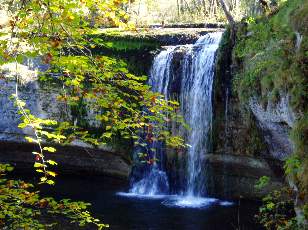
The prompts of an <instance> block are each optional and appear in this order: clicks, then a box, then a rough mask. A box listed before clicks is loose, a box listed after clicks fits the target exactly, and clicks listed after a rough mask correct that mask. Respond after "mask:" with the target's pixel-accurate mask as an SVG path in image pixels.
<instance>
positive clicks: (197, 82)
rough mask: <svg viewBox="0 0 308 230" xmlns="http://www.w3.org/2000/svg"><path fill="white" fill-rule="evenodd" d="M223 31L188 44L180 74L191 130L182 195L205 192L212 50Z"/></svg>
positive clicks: (213, 51)
mask: <svg viewBox="0 0 308 230" xmlns="http://www.w3.org/2000/svg"><path fill="white" fill-rule="evenodd" d="M221 35H222V33H219V32H217V33H210V34H207V35H205V36H203V37H201V38H200V39H199V40H198V41H197V42H196V43H195V44H194V45H192V46H190V47H189V50H188V52H187V53H186V55H185V62H184V67H183V73H182V84H181V95H180V103H181V106H182V113H183V115H184V118H185V120H186V122H187V123H188V125H189V126H190V128H191V129H190V130H189V131H188V135H187V140H186V141H187V142H188V144H189V145H190V146H191V147H190V148H189V149H188V153H187V185H186V186H187V187H186V189H185V192H184V195H186V196H197V197H198V196H201V195H203V194H206V191H204V189H205V186H204V185H205V176H206V175H205V173H206V171H205V170H204V168H203V165H204V162H203V156H204V154H206V153H207V152H208V151H209V149H210V135H211V129H212V85H213V77H214V61H215V53H216V50H217V48H218V45H219V41H220V38H221Z"/></svg>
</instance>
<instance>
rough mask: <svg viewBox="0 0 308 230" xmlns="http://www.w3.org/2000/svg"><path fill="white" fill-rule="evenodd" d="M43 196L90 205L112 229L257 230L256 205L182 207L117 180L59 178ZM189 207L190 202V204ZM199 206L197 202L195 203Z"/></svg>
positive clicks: (212, 203)
mask: <svg viewBox="0 0 308 230" xmlns="http://www.w3.org/2000/svg"><path fill="white" fill-rule="evenodd" d="M41 190H42V194H43V195H48V196H53V197H55V198H56V199H64V198H70V199H73V200H82V201H86V202H90V203H91V204H92V207H91V211H92V212H93V213H94V215H95V216H96V217H98V218H100V219H102V220H103V222H104V223H108V224H109V225H110V228H109V229H111V230H113V229H115V230H122V229H123V230H131V229H132V230H160V229H164V230H165V229H166V230H173V229H175V230H181V229H183V230H199V229H200V230H229V229H230V230H232V229H234V230H236V229H241V230H257V229H258V230H259V229H262V228H261V226H259V225H257V224H256V223H255V221H254V215H255V213H256V212H257V209H258V204H257V203H255V202H252V201H247V200H241V204H240V208H239V205H238V201H233V204H231V203H230V201H228V202H226V201H222V200H216V199H212V198H210V199H204V200H203V201H204V202H205V203H204V205H200V206H196V207H194V206H191V205H185V204H187V202H191V201H190V200H188V201H187V200H185V199H182V198H181V197H179V196H154V197H147V196H135V195H134V194H128V193H125V191H127V190H128V185H127V183H126V182H123V181H121V180H118V179H112V178H106V177H98V176H86V177H83V176H74V177H73V176H58V177H57V178H56V185H55V186H48V187H46V186H42V188H41ZM183 204H184V205H183ZM189 204H190V203H189ZM198 204H199V203H198Z"/></svg>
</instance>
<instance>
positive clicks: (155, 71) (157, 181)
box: [130, 47, 175, 196]
mask: <svg viewBox="0 0 308 230" xmlns="http://www.w3.org/2000/svg"><path fill="white" fill-rule="evenodd" d="M174 49H175V47H170V48H168V49H167V50H164V51H162V52H160V53H159V54H158V55H157V56H156V57H155V59H154V62H153V66H152V68H151V72H150V79H149V84H150V85H151V86H152V90H153V91H155V92H159V93H161V94H163V95H164V96H165V98H166V99H167V98H168V97H169V95H168V92H169V91H168V86H169V83H170V76H171V69H170V68H171V62H172V57H173V50H174ZM148 145H150V146H147V151H145V149H144V148H142V147H140V146H138V147H135V150H134V152H135V153H134V155H136V154H137V155H138V154H139V153H142V152H147V154H148V155H149V156H148V157H147V158H148V159H154V158H155V159H159V161H155V162H154V163H153V164H150V165H146V164H143V167H142V168H143V169H142V171H143V173H142V174H143V175H142V179H140V180H137V181H136V180H135V178H134V177H133V178H132V181H131V184H132V186H131V189H130V192H131V193H132V194H139V195H148V196H154V195H160V194H166V193H168V192H169V182H168V177H167V174H166V172H165V170H164V164H163V159H164V157H163V154H164V151H163V148H162V143H160V142H159V141H154V142H153V143H152V144H148ZM151 149H155V151H151Z"/></svg>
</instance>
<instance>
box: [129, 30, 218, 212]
mask: <svg viewBox="0 0 308 230" xmlns="http://www.w3.org/2000/svg"><path fill="white" fill-rule="evenodd" d="M221 35H222V33H221V32H215V33H209V34H207V35H205V36H202V37H200V38H199V40H198V41H197V42H196V43H195V44H192V45H185V46H173V47H169V48H168V49H167V50H164V51H162V52H161V53H159V54H158V55H157V56H156V57H155V59H154V62H153V66H152V68H151V72H150V79H149V84H150V85H151V86H152V90H153V91H155V92H160V93H161V94H163V95H164V96H165V97H166V98H167V99H172V97H171V94H172V93H173V92H171V88H173V89H174V87H173V84H177V85H180V89H177V90H176V91H177V92H178V94H179V95H178V96H179V100H180V104H181V113H182V115H183V116H184V118H185V120H186V122H187V123H188V124H189V126H190V129H189V130H186V131H183V130H182V129H181V132H182V133H183V134H184V136H185V137H186V142H187V143H188V144H189V145H190V148H189V149H188V151H187V160H186V161H187V164H186V172H187V173H186V176H185V178H186V183H185V185H184V188H182V191H183V194H182V195H184V197H185V198H182V199H181V200H180V201H179V203H180V205H184V206H185V205H188V206H189V205H191V206H194V205H195V204H196V203H197V205H198V202H201V203H202V202H204V203H206V204H208V203H209V202H212V201H209V200H204V199H203V200H202V198H200V197H201V196H202V195H205V194H206V191H205V183H206V180H205V179H206V170H204V161H203V158H204V155H205V154H206V153H207V152H208V151H209V149H210V136H211V129H212V84H213V77H214V61H215V53H216V50H217V48H218V45H219V42H220V38H221ZM179 50H180V51H181V52H182V56H181V57H180V58H182V60H181V61H180V63H181V66H180V71H179V72H176V73H174V72H173V71H172V69H173V66H172V65H173V60H174V58H175V53H176V52H179ZM175 75H177V76H175ZM178 75H180V76H178ZM174 81H178V82H174ZM179 82H180V84H179ZM154 145H155V143H154ZM152 147H153V146H152ZM155 148H156V149H158V148H159V146H157V143H156V146H155ZM154 157H157V158H159V157H160V156H157V155H155V156H154ZM168 190H169V183H168V178H167V174H166V172H165V171H164V167H163V165H159V164H158V163H154V164H153V165H152V166H151V168H150V169H148V170H146V172H144V173H143V177H142V179H141V180H139V181H135V182H134V183H133V184H132V187H131V189H130V192H131V193H134V194H136V193H137V194H140V195H159V194H163V193H166V192H168Z"/></svg>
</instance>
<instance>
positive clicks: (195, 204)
mask: <svg viewBox="0 0 308 230" xmlns="http://www.w3.org/2000/svg"><path fill="white" fill-rule="evenodd" d="M116 194H117V195H118V196H123V197H128V198H132V199H149V200H154V199H157V200H163V201H162V202H161V203H162V204H163V205H165V206H167V207H177V208H197V209H204V208H208V207H210V206H214V205H215V206H217V205H220V206H232V205H233V203H232V202H230V201H221V200H218V199H215V198H210V197H194V196H179V195H152V194H151V195H150V194H137V193H129V192H118V193H116Z"/></svg>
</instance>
